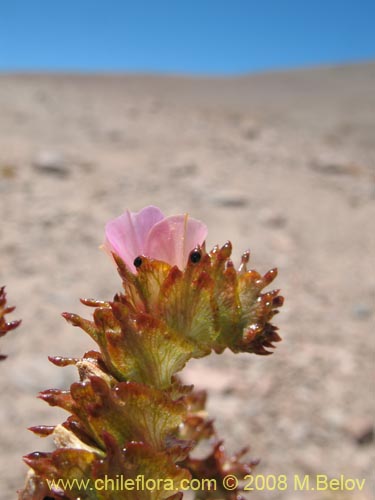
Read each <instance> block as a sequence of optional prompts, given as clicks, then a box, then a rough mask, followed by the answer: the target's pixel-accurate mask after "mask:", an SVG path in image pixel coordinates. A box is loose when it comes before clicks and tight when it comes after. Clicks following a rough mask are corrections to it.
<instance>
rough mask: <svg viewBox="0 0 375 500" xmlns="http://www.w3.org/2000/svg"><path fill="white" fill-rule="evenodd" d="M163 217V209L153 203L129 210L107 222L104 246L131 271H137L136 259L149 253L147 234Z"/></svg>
mask: <svg viewBox="0 0 375 500" xmlns="http://www.w3.org/2000/svg"><path fill="white" fill-rule="evenodd" d="M163 219H164V215H163V213H162V212H161V210H160V209H159V208H157V207H154V206H152V205H151V206H148V207H145V208H143V209H142V210H140V211H139V212H129V210H127V211H126V212H125V213H124V214H122V215H120V217H117V218H116V219H113V220H111V221H109V222H108V223H107V224H106V226H105V235H106V241H105V243H104V248H105V249H106V250H107V251H109V252H114V253H115V254H117V255H118V256H119V257H121V258H122V260H123V261H124V262H125V264H126V265H127V266H128V268H129V269H130V270H131V271H135V267H134V265H133V262H134V259H135V258H136V257H137V256H138V255H143V254H144V255H147V252H146V241H147V236H148V234H149V232H150V230H151V228H152V227H153V226H154V225H155V224H156V223H158V222H160V221H162V220H163Z"/></svg>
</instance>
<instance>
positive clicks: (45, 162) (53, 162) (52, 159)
mask: <svg viewBox="0 0 375 500" xmlns="http://www.w3.org/2000/svg"><path fill="white" fill-rule="evenodd" d="M33 166H34V168H35V169H36V170H38V171H39V172H40V173H43V174H48V175H55V176H58V177H66V176H67V175H69V173H70V172H69V167H68V165H67V161H66V159H65V157H64V155H62V154H61V153H59V152H57V151H42V152H40V153H39V154H38V155H37V157H36V158H35V159H34V161H33Z"/></svg>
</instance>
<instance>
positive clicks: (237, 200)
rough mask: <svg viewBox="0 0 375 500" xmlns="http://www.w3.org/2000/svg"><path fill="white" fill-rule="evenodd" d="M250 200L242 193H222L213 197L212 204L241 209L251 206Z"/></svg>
mask: <svg viewBox="0 0 375 500" xmlns="http://www.w3.org/2000/svg"><path fill="white" fill-rule="evenodd" d="M249 201H250V200H249V198H247V197H245V196H244V195H243V194H242V193H236V192H232V191H221V192H219V193H216V194H215V195H214V196H213V197H212V202H213V203H214V204H215V205H219V206H221V207H226V208H241V207H245V206H247V205H248V204H249Z"/></svg>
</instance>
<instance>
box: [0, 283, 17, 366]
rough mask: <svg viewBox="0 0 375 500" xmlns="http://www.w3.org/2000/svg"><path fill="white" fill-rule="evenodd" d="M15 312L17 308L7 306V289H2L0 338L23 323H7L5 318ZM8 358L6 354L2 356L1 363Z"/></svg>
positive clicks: (0, 290) (0, 297)
mask: <svg viewBox="0 0 375 500" xmlns="http://www.w3.org/2000/svg"><path fill="white" fill-rule="evenodd" d="M14 310H15V307H9V306H7V297H6V293H5V287H4V286H3V287H1V288H0V337H3V336H4V335H6V334H7V333H8V332H10V331H11V330H14V329H15V328H17V326H18V325H19V324H20V323H21V320H14V321H6V319H5V316H6V315H7V314H10V313H11V312H13V311H14ZM5 358H6V356H5V355H4V354H0V361H2V360H3V359H5Z"/></svg>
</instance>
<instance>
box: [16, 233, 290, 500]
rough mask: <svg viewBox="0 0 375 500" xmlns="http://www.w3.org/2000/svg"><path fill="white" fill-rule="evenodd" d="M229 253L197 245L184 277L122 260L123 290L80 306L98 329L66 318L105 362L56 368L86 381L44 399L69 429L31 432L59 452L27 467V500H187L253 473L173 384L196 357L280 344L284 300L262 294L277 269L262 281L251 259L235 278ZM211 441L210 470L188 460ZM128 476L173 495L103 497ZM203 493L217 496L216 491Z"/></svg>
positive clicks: (96, 359)
mask: <svg viewBox="0 0 375 500" xmlns="http://www.w3.org/2000/svg"><path fill="white" fill-rule="evenodd" d="M230 255H231V244H230V243H229V242H228V243H226V244H225V245H224V246H223V247H221V248H219V247H215V248H214V249H213V250H212V251H210V252H206V250H205V247H204V245H200V246H197V247H196V248H194V250H192V251H191V252H190V255H189V258H188V262H187V265H186V267H185V268H184V269H183V270H181V269H180V268H179V267H177V266H176V265H172V264H169V263H167V262H164V261H160V260H156V259H151V258H147V257H145V256H139V257H137V258H136V259H135V260H134V266H135V268H136V272H132V271H131V270H129V267H128V266H127V265H126V264H125V263H124V261H123V260H122V259H121V257H119V256H118V255H116V254H114V255H113V257H114V259H115V261H116V263H117V266H118V271H119V274H120V277H121V279H122V283H123V292H122V293H118V294H116V295H115V297H114V299H113V300H112V301H108V302H99V301H95V300H82V302H83V303H84V304H86V305H87V306H90V307H93V308H94V312H93V317H92V319H90V320H88V319H83V318H81V317H80V316H78V315H75V314H70V313H64V314H63V316H64V317H65V319H66V320H67V321H69V322H70V323H71V324H72V325H74V326H77V327H80V328H81V329H82V330H84V331H85V332H86V333H88V334H89V335H90V337H91V338H92V339H94V341H95V342H96V343H97V345H98V347H99V352H96V351H90V352H88V353H86V354H85V355H84V356H83V357H82V358H74V359H73V358H69V359H67V358H58V357H55V358H50V359H51V361H52V362H53V363H55V364H56V365H58V366H66V365H75V366H76V367H77V369H78V372H79V375H80V381H79V382H76V383H73V384H72V385H71V387H70V390H69V391H61V390H47V391H44V392H42V393H41V394H40V398H41V399H43V400H45V401H46V402H47V403H48V404H50V405H51V406H59V407H61V408H63V409H64V410H66V411H67V412H68V413H69V414H70V416H69V417H68V418H67V420H66V421H65V422H64V423H63V424H61V425H57V426H53V427H49V426H37V427H33V428H32V430H33V431H34V432H35V433H37V434H39V435H40V436H48V435H51V436H52V437H53V439H54V441H55V445H56V450H55V451H52V452H49V453H39V452H36V453H31V454H29V455H27V456H26V457H25V458H24V459H25V462H26V463H27V464H28V465H29V466H30V468H31V471H30V473H29V475H28V479H27V482H26V486H25V488H24V490H23V491H22V492H20V496H19V498H20V499H21V500H42V499H66V500H67V499H69V500H70V499H82V500H83V499H89V500H104V499H106V500H108V499H110V500H117V499H124V500H127V499H129V500H130V499H132V500H134V499H135V500H149V499H150V500H151V499H152V500H159V499H167V498H168V499H180V498H182V492H181V491H179V490H180V488H179V485H180V484H181V481H182V480H183V479H189V478H191V477H196V478H198V477H202V476H204V475H206V474H207V475H211V477H217V478H219V477H222V475H223V474H224V473H225V472H228V471H231V473H234V474H237V475H238V476H239V477H240V476H241V475H243V473H244V472H245V471H249V470H250V469H251V466H252V465H254V464H252V463H250V464H242V463H241V461H240V455H238V456H236V457H233V458H232V459H229V458H228V457H226V456H225V454H224V452H223V449H222V444H221V443H220V441H219V440H218V439H217V438H216V437H215V432H214V430H213V426H212V422H211V421H209V420H205V419H204V418H202V416H201V413H202V408H203V402H202V400H201V399H199V397H197V396H192V392H191V391H192V388H191V387H186V386H183V385H182V384H181V382H180V381H179V380H178V378H177V377H176V374H177V373H178V372H180V371H181V370H182V368H183V367H184V366H185V364H186V363H187V362H188V360H189V359H191V358H200V357H203V356H206V355H208V354H209V353H210V352H212V351H215V352H216V353H221V352H223V351H224V350H225V349H227V348H228V349H230V350H231V351H233V352H235V353H237V352H248V353H255V354H260V355H265V354H269V353H270V352H271V351H270V350H269V349H270V348H272V347H274V342H278V341H279V340H280V337H279V335H278V334H277V331H276V330H277V329H276V327H275V326H273V325H272V324H271V323H270V321H271V318H272V317H273V316H274V314H276V313H277V310H278V307H280V306H281V305H282V301H283V299H282V297H281V296H280V295H279V291H278V290H274V291H269V292H264V291H263V290H264V288H265V287H267V286H268V285H269V284H270V283H271V282H272V281H273V279H274V278H275V277H276V274H277V273H276V270H275V269H273V270H271V271H269V272H268V273H266V274H265V275H264V276H262V275H260V274H259V273H258V272H256V271H254V270H248V269H247V264H248V260H249V254H248V253H245V254H244V255H243V257H242V261H241V265H240V267H239V269H238V270H236V269H235V268H234V266H233V263H232V261H231V260H230ZM193 394H194V393H193ZM210 438H211V439H212V438H214V442H215V444H214V450H213V452H212V454H211V455H210V456H208V457H207V459H206V460H203V461H202V460H201V461H196V460H193V459H191V458H190V455H189V453H190V451H191V449H192V448H193V447H194V445H195V444H196V443H197V442H199V441H201V440H202V439H210ZM228 464H229V465H228ZM120 476H121V478H122V481H123V483H124V481H126V480H133V481H135V480H136V478H137V477H138V476H142V477H143V478H144V481H147V480H148V479H154V480H155V479H159V480H163V481H164V487H163V488H161V489H156V490H153V491H150V490H147V489H139V490H134V489H132V490H130V491H129V490H124V489H121V490H118V489H116V488H115V489H113V490H112V489H108V488H107V489H106V490H103V489H99V488H96V487H95V485H97V484H98V482H97V481H98V480H103V478H107V479H108V478H109V479H113V480H116V478H119V477H120ZM73 479H74V480H78V481H81V480H84V481H87V480H88V481H89V483H85V484H88V485H89V486H88V487H86V488H83V487H82V484H84V483H80V484H81V487H79V483H78V482H76V483H75V484H74V485H72V483H71V481H72V480H73ZM68 480H69V481H70V486H67V484H68V483H67V481H68ZM52 482H54V483H52ZM100 484H102V483H100ZM219 493H220V495H221V496H219V497H217V496H215V497H212V498H226V499H228V500H234V499H240V498H241V496H240V493H239V492H238V491H234V492H225V491H221V492H219ZM197 495H198V496H197V498H211V496H210V495H211V494H210V493H207V494H206V493H202V492H200V493H199V494H197ZM199 495H200V496H199ZM204 495H207V496H204Z"/></svg>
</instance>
